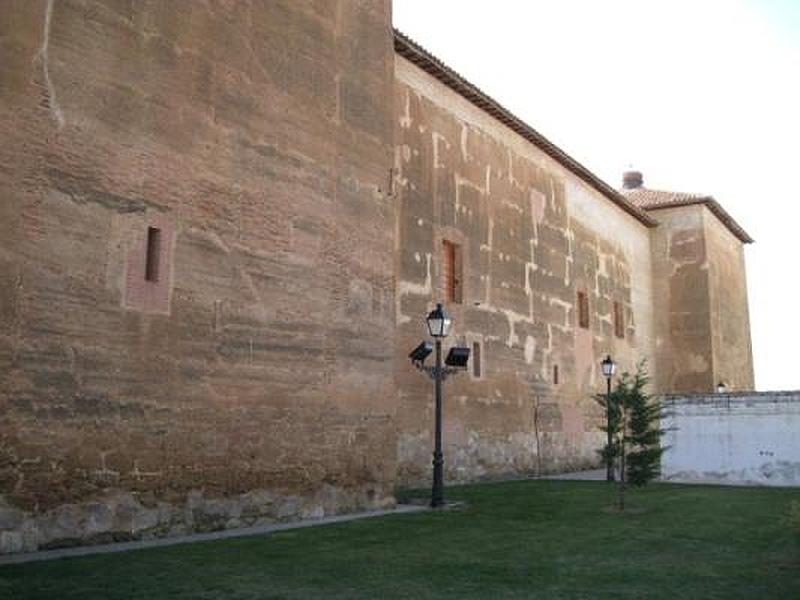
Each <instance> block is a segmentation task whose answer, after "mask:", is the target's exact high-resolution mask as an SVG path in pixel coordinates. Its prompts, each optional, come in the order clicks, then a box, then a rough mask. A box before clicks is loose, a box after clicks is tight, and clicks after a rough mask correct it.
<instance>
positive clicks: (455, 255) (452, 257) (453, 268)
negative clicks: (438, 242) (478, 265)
mask: <svg viewBox="0 0 800 600" xmlns="http://www.w3.org/2000/svg"><path fill="white" fill-rule="evenodd" d="M461 271H462V259H461V246H459V245H458V244H455V243H453V242H451V241H449V240H443V241H442V285H443V287H444V299H445V302H454V303H456V304H461V302H462V301H463V285H462V283H461V281H462V272H461Z"/></svg>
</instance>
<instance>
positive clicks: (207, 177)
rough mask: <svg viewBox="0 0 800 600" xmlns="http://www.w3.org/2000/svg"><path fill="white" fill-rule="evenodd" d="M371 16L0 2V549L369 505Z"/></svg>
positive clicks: (383, 375)
mask: <svg viewBox="0 0 800 600" xmlns="http://www.w3.org/2000/svg"><path fill="white" fill-rule="evenodd" d="M390 22H391V3H390V2H388V1H374V2H350V1H336V0H330V1H326V2H315V1H312V0H272V1H270V2H255V1H254V2H248V1H243V2H225V1H222V0H214V1H212V2H207V3H195V2H135V3H126V2H105V1H100V0H97V1H95V0H57V1H48V0H41V1H28V0H18V1H17V0H12V1H9V2H3V3H2V6H0V55H1V56H2V57H3V59H2V60H1V61H0V139H2V140H3V143H2V144H0V551H3V552H9V551H19V550H23V549H25V550H31V549H35V548H45V547H50V546H54V545H61V544H72V543H82V542H87V541H88V542H91V541H106V540H110V539H127V538H136V537H142V536H151V535H164V534H170V533H180V532H184V531H188V530H206V529H214V528H221V527H235V526H239V525H247V524H252V523H257V522H262V521H269V520H281V519H293V518H299V517H314V516H320V515H322V514H328V513H334V512H338V511H345V510H354V509H357V508H367V507H373V506H384V505H386V504H390V503H391V502H393V497H392V487H393V484H394V472H395V468H394V464H395V445H394V437H395V428H394V424H393V411H394V405H393V402H392V398H391V393H390V390H391V382H392V369H391V361H390V360H389V359H390V357H391V352H392V344H391V342H392V331H393V326H394V300H393V260H394V258H393V244H392V237H393V232H394V214H393V209H392V202H391V199H390V198H389V197H387V195H386V182H387V179H388V176H387V174H388V172H389V168H390V167H391V155H392V147H391V143H392V127H391V112H392V84H393V72H392V65H393V49H392V38H391V27H390ZM148 227H158V228H160V229H161V232H162V239H161V256H160V259H161V266H162V270H161V273H160V276H159V279H158V281H157V282H150V281H145V278H144V244H145V243H146V235H147V228H148Z"/></svg>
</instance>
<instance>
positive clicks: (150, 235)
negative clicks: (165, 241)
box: [144, 227, 161, 281]
mask: <svg viewBox="0 0 800 600" xmlns="http://www.w3.org/2000/svg"><path fill="white" fill-rule="evenodd" d="M160 255H161V230H160V229H158V228H157V227H148V228H147V256H146V258H145V261H146V262H145V265H144V278H145V281H158V268H159V258H160Z"/></svg>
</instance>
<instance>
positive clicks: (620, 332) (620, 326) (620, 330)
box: [614, 301, 625, 338]
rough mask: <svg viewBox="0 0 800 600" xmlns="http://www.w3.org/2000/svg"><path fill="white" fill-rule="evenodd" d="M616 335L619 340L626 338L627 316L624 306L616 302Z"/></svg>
mask: <svg viewBox="0 0 800 600" xmlns="http://www.w3.org/2000/svg"><path fill="white" fill-rule="evenodd" d="M614 335H616V336H617V337H618V338H624V337H625V314H624V313H623V312H622V304H620V303H619V302H616V301H615V302H614Z"/></svg>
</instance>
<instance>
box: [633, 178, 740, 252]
mask: <svg viewBox="0 0 800 600" xmlns="http://www.w3.org/2000/svg"><path fill="white" fill-rule="evenodd" d="M622 195H624V196H625V197H626V198H627V199H628V200H629V201H630V202H631V203H633V204H635V205H636V206H638V207H640V208H642V209H644V210H647V211H651V210H658V209H661V208H675V207H678V206H690V205H693V204H704V205H706V206H707V207H708V209H709V210H710V211H711V212H712V213H713V214H714V215H715V216H716V217H717V218H718V219H719V220H720V221H722V223H723V224H724V225H725V226H726V227H727V228H728V229H729V230H730V231H731V233H733V235H735V236H736V237H737V238H739V240H741V241H742V242H743V243H745V244H750V243H752V242H753V238H751V237H750V236H749V235H748V233H747V232H746V231H745V230H744V228H742V226H741V225H739V224H738V223H737V222H736V220H735V219H734V218H733V217H732V216H730V215H729V214H728V212H727V211H726V210H725V209H724V208H722V206H721V205H720V204H719V202H717V201H716V200H715V199H714V198H713V197H712V196H708V195H706V194H691V193H686V192H667V191H662V190H651V189H648V188H645V187H638V188H633V189H623V190H622Z"/></svg>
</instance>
